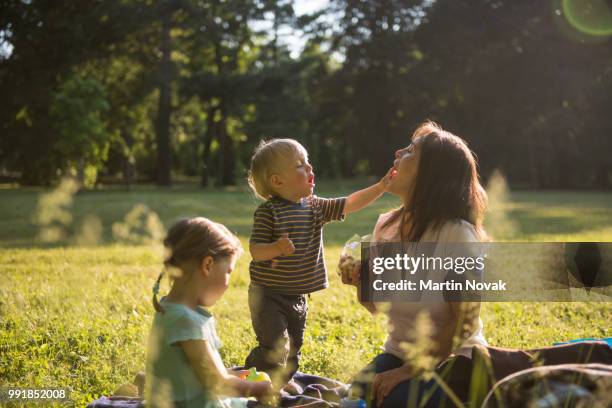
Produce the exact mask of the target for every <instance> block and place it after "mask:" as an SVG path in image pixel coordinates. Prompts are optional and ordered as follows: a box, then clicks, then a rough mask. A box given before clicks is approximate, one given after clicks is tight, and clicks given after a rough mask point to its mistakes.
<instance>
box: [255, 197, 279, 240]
mask: <svg viewBox="0 0 612 408" xmlns="http://www.w3.org/2000/svg"><path fill="white" fill-rule="evenodd" d="M273 234H274V213H273V212H272V209H271V208H269V207H268V206H266V205H265V204H262V205H260V206H259V207H257V209H256V210H255V214H254V215H253V230H252V231H251V238H250V240H249V241H250V242H254V243H262V244H267V243H269V242H272V238H273Z"/></svg>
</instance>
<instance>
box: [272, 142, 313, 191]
mask: <svg viewBox="0 0 612 408" xmlns="http://www.w3.org/2000/svg"><path fill="white" fill-rule="evenodd" d="M271 181H272V186H273V188H274V190H275V192H276V193H277V194H278V195H280V196H281V197H283V198H285V199H287V200H290V201H295V202H298V201H299V200H300V199H302V198H304V197H308V196H310V195H312V193H313V191H314V186H315V182H314V172H313V171H312V166H311V165H310V163H308V157H307V156H306V155H304V154H296V155H294V156H293V157H284V158H283V159H282V162H281V163H279V168H278V174H274V175H272V180H271Z"/></svg>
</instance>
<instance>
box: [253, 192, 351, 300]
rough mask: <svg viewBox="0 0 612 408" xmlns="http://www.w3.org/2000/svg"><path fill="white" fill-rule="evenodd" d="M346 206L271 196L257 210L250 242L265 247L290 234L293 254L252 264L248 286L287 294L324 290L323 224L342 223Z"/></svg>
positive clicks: (339, 200) (341, 201)
mask: <svg viewBox="0 0 612 408" xmlns="http://www.w3.org/2000/svg"><path fill="white" fill-rule="evenodd" d="M345 203H346V198H319V197H317V196H310V197H307V198H304V199H302V201H301V202H300V203H295V202H292V201H289V200H285V199H284V198H280V197H273V198H271V199H270V200H268V201H266V202H265V203H263V204H261V205H260V206H259V207H257V209H256V210H255V214H254V216H253V218H254V222H253V231H252V232H251V239H250V243H253V244H261V243H265V244H267V243H271V242H275V241H276V240H278V239H279V238H280V237H281V236H282V235H283V234H289V239H290V240H291V241H292V242H293V245H294V246H295V252H294V253H293V254H291V255H288V256H279V257H277V258H274V259H271V260H268V261H254V260H253V261H251V264H250V266H249V272H250V275H251V283H253V284H255V285H259V286H264V287H266V288H269V289H271V290H273V291H275V292H279V293H283V294H287V295H298V294H306V293H312V292H316V291H318V290H321V289H325V288H326V287H327V285H328V283H327V272H326V269H325V260H324V259H323V225H325V224H326V223H328V222H330V221H334V220H343V219H344V205H345Z"/></svg>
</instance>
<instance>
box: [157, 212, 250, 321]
mask: <svg viewBox="0 0 612 408" xmlns="http://www.w3.org/2000/svg"><path fill="white" fill-rule="evenodd" d="M164 246H165V247H166V248H167V249H168V250H169V255H168V257H167V258H166V259H165V260H164V269H163V270H162V272H161V273H160V274H159V277H158V278H157V280H156V282H155V286H154V287H153V307H155V310H156V311H158V312H161V313H163V312H164V309H163V307H162V306H161V305H160V304H159V302H158V301H157V294H158V293H159V285H160V282H161V279H162V277H163V275H164V272H165V271H166V269H167V268H170V267H174V268H178V269H180V270H181V271H182V272H183V274H187V273H190V272H191V271H193V269H194V267H195V266H197V265H199V264H200V263H201V262H202V259H204V258H206V257H207V256H210V257H212V258H213V259H214V260H215V261H217V260H219V259H223V258H227V257H234V256H239V255H240V254H241V253H242V245H241V244H240V240H239V239H238V238H237V237H236V236H235V235H234V234H232V233H231V232H230V231H229V230H228V229H227V228H226V227H225V226H224V225H223V224H219V223H216V222H214V221H211V220H209V219H207V218H204V217H194V218H185V219H182V220H180V221H178V222H177V223H175V224H174V225H173V226H172V227H171V228H170V230H169V231H168V234H167V235H166V238H165V239H164Z"/></svg>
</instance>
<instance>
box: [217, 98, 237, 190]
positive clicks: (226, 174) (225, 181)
mask: <svg viewBox="0 0 612 408" xmlns="http://www.w3.org/2000/svg"><path fill="white" fill-rule="evenodd" d="M219 111H220V113H221V120H220V121H219V132H218V134H217V137H218V138H219V162H218V166H219V167H218V170H217V180H216V185H217V186H233V185H235V184H236V178H235V175H234V161H235V158H234V141H233V140H232V138H231V137H230V136H229V134H228V133H227V116H226V115H227V113H226V110H225V102H224V101H221V104H220V105H219Z"/></svg>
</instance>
